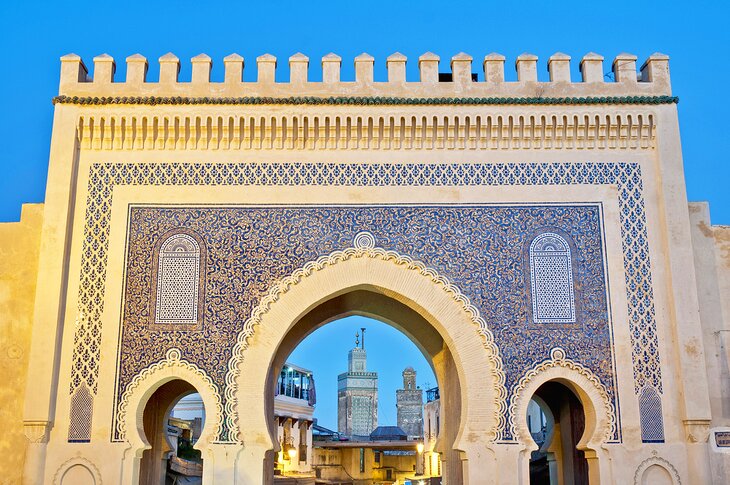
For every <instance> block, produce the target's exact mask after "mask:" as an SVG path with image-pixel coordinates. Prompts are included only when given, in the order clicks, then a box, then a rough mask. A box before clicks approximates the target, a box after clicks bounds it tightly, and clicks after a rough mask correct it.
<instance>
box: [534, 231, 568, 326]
mask: <svg viewBox="0 0 730 485" xmlns="http://www.w3.org/2000/svg"><path fill="white" fill-rule="evenodd" d="M530 285H531V290H532V319H533V321H534V323H575V295H574V290H573V266H572V260H571V254H570V246H568V242H567V241H566V240H565V239H563V238H562V237H561V236H559V235H558V234H554V233H551V232H547V233H544V234H540V235H539V236H537V237H536V238H535V239H534V240H533V241H532V243H531V244H530Z"/></svg>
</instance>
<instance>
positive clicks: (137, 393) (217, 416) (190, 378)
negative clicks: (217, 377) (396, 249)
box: [117, 348, 223, 451]
mask: <svg viewBox="0 0 730 485" xmlns="http://www.w3.org/2000/svg"><path fill="white" fill-rule="evenodd" d="M176 379H180V380H183V381H186V382H188V383H189V384H190V385H192V386H193V387H194V388H195V389H196V390H197V391H198V393H200V397H201V398H202V400H203V405H204V406H205V415H206V419H205V426H204V427H203V430H202V432H201V434H200V438H199V439H198V443H200V444H201V445H203V446H206V445H207V444H208V443H210V442H212V441H214V440H215V438H216V436H218V435H219V434H220V430H221V426H222V423H223V405H222V403H221V398H220V393H219V391H218V387H217V386H216V385H215V384H214V383H213V380H212V379H211V378H210V377H209V376H208V375H207V374H206V373H205V371H203V370H202V369H200V368H199V367H198V366H197V365H195V364H193V363H191V362H189V361H187V360H185V359H184V358H183V357H182V352H181V351H180V349H177V348H172V349H170V350H168V351H167V354H166V355H165V360H161V361H159V362H156V363H154V364H152V365H151V366H149V367H147V368H146V369H144V370H142V371H141V372H140V373H139V374H137V375H136V376H135V377H134V379H133V380H132V382H130V383H129V385H128V386H127V389H126V390H125V391H124V394H122V398H121V400H120V403H119V407H118V411H117V431H118V433H119V436H120V437H121V439H122V440H124V441H127V442H128V443H131V444H132V446H133V448H135V449H136V450H138V451H141V450H143V449H144V448H146V446H147V444H146V443H145V441H144V438H143V436H144V432H143V426H142V417H143V414H144V408H145V406H146V404H147V401H148V400H149V398H150V396H152V394H154V392H155V391H156V390H157V389H158V388H159V387H160V386H162V385H163V384H165V383H167V382H170V381H173V380H176Z"/></svg>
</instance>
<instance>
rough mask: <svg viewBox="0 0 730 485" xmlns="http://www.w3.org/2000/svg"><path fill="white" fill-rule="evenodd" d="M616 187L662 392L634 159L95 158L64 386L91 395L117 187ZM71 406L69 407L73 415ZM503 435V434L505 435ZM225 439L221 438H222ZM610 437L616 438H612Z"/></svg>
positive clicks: (636, 317)
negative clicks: (76, 322)
mask: <svg viewBox="0 0 730 485" xmlns="http://www.w3.org/2000/svg"><path fill="white" fill-rule="evenodd" d="M574 184H596V185H598V184H615V185H617V186H618V194H619V205H620V222H621V233H622V240H623V241H622V244H623V252H624V268H625V276H626V285H627V293H628V300H629V315H630V331H631V336H632V346H633V362H634V382H635V386H636V389H637V390H638V389H640V388H642V387H643V386H644V385H645V384H651V385H653V386H654V387H655V388H657V389H659V390H660V392H661V373H660V369H659V355H658V343H657V336H656V324H655V320H654V303H653V296H652V287H651V270H650V266H649V258H648V240H647V235H646V220H645V219H646V216H645V212H644V202H643V194H642V190H643V189H642V180H641V171H640V167H639V165H638V164H635V163H612V162H606V163H504V164H470V163H454V164H398V163H382V164H370V163H369V164H344V163H343V164H338V163H226V164H212V163H205V164H183V163H161V164H153V163H140V164H132V163H129V164H127V163H102V164H94V165H92V167H91V172H90V176H89V186H88V194H87V211H86V227H85V234H84V242H83V250H82V251H83V257H82V263H81V274H80V279H81V284H80V289H79V314H80V316H81V318H80V319H79V322H80V323H79V325H78V326H77V330H76V335H75V339H74V342H75V345H74V355H73V367H72V380H71V388H70V391H71V392H73V391H74V390H76V389H77V388H78V387H79V386H80V385H81V384H82V383H85V384H86V385H87V386H88V387H89V388H90V389H91V390H92V394H93V395H95V394H96V391H97V381H98V372H99V367H98V365H99V351H100V339H101V327H100V325H101V323H100V322H101V314H102V312H103V298H104V288H105V283H104V282H105V279H106V266H107V258H108V254H107V247H108V232H109V219H110V215H111V203H112V197H113V191H114V187H115V186H118V185H208V186H210V185H355V186H382V185H390V186H398V185H411V186H419V185H420V186H435V185H456V186H459V185H461V186H463V185H484V186H490V185H491V186H499V185H525V186H529V185H574ZM74 412H75V410H73V409H72V410H71V413H72V414H73V413H74ZM504 437H505V438H507V439H509V438H510V437H509V436H507V435H505V436H504ZM221 438H223V439H225V438H226V437H225V436H221ZM614 439H619V438H618V436H614Z"/></svg>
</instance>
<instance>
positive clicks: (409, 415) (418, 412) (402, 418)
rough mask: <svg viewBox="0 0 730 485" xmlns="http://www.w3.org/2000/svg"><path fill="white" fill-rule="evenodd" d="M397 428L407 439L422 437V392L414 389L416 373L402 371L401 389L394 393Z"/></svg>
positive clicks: (408, 370)
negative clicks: (403, 432)
mask: <svg viewBox="0 0 730 485" xmlns="http://www.w3.org/2000/svg"><path fill="white" fill-rule="evenodd" d="M395 400H396V408H397V410H398V426H399V427H400V429H402V430H403V431H405V433H406V434H407V435H408V438H409V439H413V438H418V437H421V436H423V391H422V390H421V389H419V388H418V387H416V371H415V370H414V369H413V367H406V368H405V370H404V371H403V389H398V390H396V391H395Z"/></svg>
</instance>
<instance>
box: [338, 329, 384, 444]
mask: <svg viewBox="0 0 730 485" xmlns="http://www.w3.org/2000/svg"><path fill="white" fill-rule="evenodd" d="M361 330H362V345H361V344H360V333H359V332H358V333H356V334H355V348H353V349H352V350H350V352H348V354H347V372H344V373H342V374H340V375H339V376H338V377H337V430H338V431H339V432H340V433H342V434H344V435H347V436H353V435H356V436H369V435H370V433H372V431H373V430H374V429H375V428H377V427H378V373H377V372H368V371H367V353H366V351H365V329H364V328H362V329H361Z"/></svg>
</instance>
